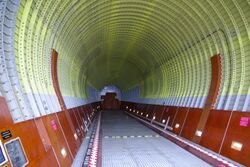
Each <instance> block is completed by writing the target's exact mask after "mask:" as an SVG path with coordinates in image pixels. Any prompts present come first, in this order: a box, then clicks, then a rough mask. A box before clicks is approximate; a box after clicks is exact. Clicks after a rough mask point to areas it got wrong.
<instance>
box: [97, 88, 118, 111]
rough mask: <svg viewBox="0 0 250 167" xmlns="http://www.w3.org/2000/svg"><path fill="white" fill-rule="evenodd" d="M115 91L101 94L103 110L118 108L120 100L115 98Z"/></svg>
mask: <svg viewBox="0 0 250 167" xmlns="http://www.w3.org/2000/svg"><path fill="white" fill-rule="evenodd" d="M116 95H117V94H116V93H115V92H108V93H106V94H105V95H103V96H101V99H102V109H103V110H118V109H120V104H121V102H120V100H119V99H118V98H116Z"/></svg>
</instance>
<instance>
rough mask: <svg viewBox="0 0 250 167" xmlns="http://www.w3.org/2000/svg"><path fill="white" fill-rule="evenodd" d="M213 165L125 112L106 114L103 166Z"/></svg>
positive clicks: (105, 112) (190, 166) (195, 166)
mask: <svg viewBox="0 0 250 167" xmlns="http://www.w3.org/2000/svg"><path fill="white" fill-rule="evenodd" d="M184 166H185V167H206V166H210V165H209V164H207V163H205V162H204V161H202V160H200V159H199V158H197V157H195V156H193V155H192V154H190V153H189V152H187V151H185V150H183V149H182V148H180V147H178V146H177V145H175V144H173V143H172V142H170V141H168V140H167V139H165V138H163V137H161V136H159V135H157V133H155V132H154V131H152V130H151V129H149V128H147V127H145V126H144V125H142V124H140V123H139V122H137V121H136V120H135V119H133V118H131V117H129V116H127V115H126V114H125V113H123V112H122V111H103V112H102V167H184Z"/></svg>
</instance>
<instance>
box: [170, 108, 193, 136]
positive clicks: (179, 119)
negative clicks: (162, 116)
mask: <svg viewBox="0 0 250 167" xmlns="http://www.w3.org/2000/svg"><path fill="white" fill-rule="evenodd" d="M188 112H189V108H185V107H180V108H179V109H178V112H177V115H176V118H175V120H174V124H173V132H174V133H175V134H177V135H179V134H180V132H181V129H182V127H183V123H184V120H185V118H186V117H187V114H188ZM176 124H179V127H178V128H176V127H175V125H176Z"/></svg>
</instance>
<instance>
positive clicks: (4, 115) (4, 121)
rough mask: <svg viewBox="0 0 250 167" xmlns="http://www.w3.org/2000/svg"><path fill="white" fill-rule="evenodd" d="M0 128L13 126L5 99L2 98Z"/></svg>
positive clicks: (0, 102)
mask: <svg viewBox="0 0 250 167" xmlns="http://www.w3.org/2000/svg"><path fill="white" fill-rule="evenodd" d="M0 120H1V121H0V128H4V127H8V126H10V125H12V124H13V121H12V117H11V115H10V112H9V109H8V106H7V104H6V101H5V98H4V97H0Z"/></svg>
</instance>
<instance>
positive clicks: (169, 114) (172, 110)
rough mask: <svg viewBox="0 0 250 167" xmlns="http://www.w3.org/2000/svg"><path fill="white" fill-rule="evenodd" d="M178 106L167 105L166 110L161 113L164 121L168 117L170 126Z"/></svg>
mask: <svg viewBox="0 0 250 167" xmlns="http://www.w3.org/2000/svg"><path fill="white" fill-rule="evenodd" d="M177 109H178V107H174V106H169V107H168V110H165V112H164V114H163V117H162V118H163V119H165V120H166V121H167V120H168V117H169V118H170V119H169V122H168V125H169V126H171V125H172V124H173V121H174V117H175V113H176V112H177Z"/></svg>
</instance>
